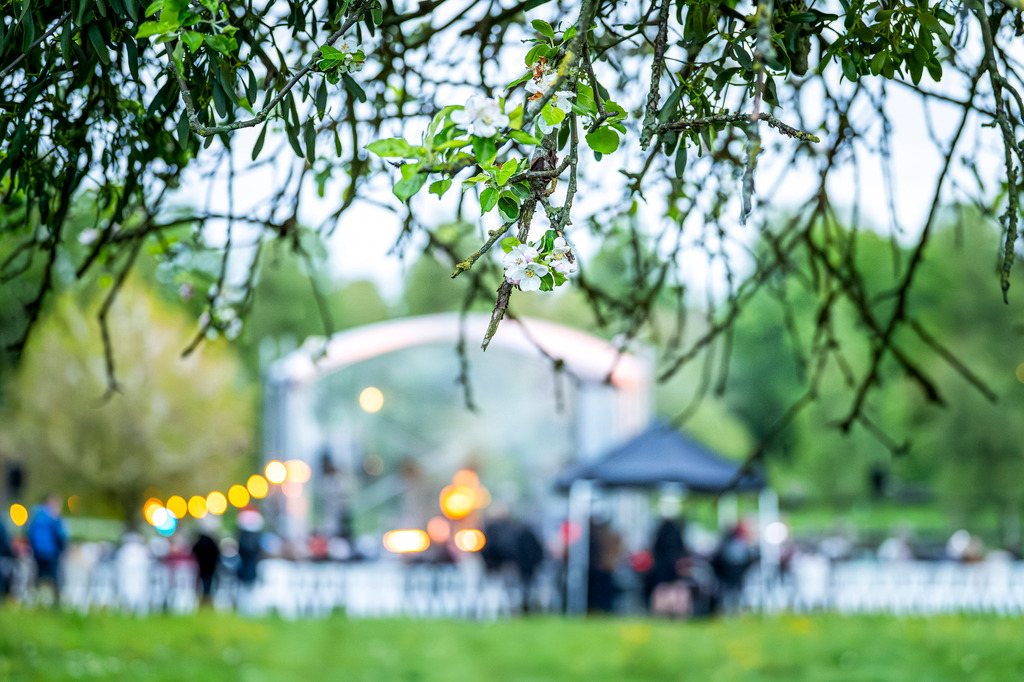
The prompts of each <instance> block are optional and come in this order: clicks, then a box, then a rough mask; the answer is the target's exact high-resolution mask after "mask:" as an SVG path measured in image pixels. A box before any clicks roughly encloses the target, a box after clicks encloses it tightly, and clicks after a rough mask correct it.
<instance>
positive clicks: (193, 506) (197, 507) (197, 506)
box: [188, 495, 206, 519]
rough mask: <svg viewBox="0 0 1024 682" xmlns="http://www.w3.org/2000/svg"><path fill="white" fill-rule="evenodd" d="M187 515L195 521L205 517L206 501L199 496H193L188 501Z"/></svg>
mask: <svg viewBox="0 0 1024 682" xmlns="http://www.w3.org/2000/svg"><path fill="white" fill-rule="evenodd" d="M188 513H189V514H191V515H192V516H194V517H196V518H197V519H201V518H203V517H204V516H206V500H205V499H204V498H202V497H200V496H199V495H193V496H192V497H190V498H189V500H188Z"/></svg>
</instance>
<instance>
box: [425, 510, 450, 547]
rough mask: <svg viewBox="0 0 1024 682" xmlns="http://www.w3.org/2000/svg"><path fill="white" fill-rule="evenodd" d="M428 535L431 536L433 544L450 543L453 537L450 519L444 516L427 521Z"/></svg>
mask: <svg viewBox="0 0 1024 682" xmlns="http://www.w3.org/2000/svg"><path fill="white" fill-rule="evenodd" d="M427 535H429V536H430V540H431V542H436V543H438V544H440V543H442V542H448V538H450V537H451V535H452V527H451V525H449V523H448V519H446V518H444V517H443V516H435V517H434V518H432V519H430V520H429V521H427Z"/></svg>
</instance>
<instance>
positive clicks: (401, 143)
mask: <svg viewBox="0 0 1024 682" xmlns="http://www.w3.org/2000/svg"><path fill="white" fill-rule="evenodd" d="M366 149H367V150H368V151H371V152H373V153H374V154H376V155H377V156H379V157H381V158H385V159H386V158H389V157H394V158H399V159H415V158H418V157H420V156H422V155H423V154H425V153H426V150H425V149H423V147H414V146H412V145H411V144H409V143H408V142H406V141H405V140H403V139H402V138H400V137H391V138H388V139H386V140H377V141H376V142H371V143H370V144H368V145H366Z"/></svg>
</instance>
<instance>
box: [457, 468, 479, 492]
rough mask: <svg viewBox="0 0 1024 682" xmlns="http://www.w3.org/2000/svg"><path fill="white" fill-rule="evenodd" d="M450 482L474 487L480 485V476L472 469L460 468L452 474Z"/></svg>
mask: <svg viewBox="0 0 1024 682" xmlns="http://www.w3.org/2000/svg"><path fill="white" fill-rule="evenodd" d="M452 484H453V485H459V486H463V487H466V488H475V487H477V486H478V485H480V477H479V476H477V473H476V472H475V471H473V470H472V469H461V470H459V471H456V472H455V475H454V476H452Z"/></svg>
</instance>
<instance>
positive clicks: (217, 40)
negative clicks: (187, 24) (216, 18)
mask: <svg viewBox="0 0 1024 682" xmlns="http://www.w3.org/2000/svg"><path fill="white" fill-rule="evenodd" d="M203 42H204V43H206V44H207V46H209V47H210V48H211V49H214V50H216V51H217V52H220V53H221V54H231V53H232V52H234V51H235V50H237V49H238V41H236V40H235V39H234V37H232V36H227V35H223V34H221V35H216V36H211V35H204V36H203Z"/></svg>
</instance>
